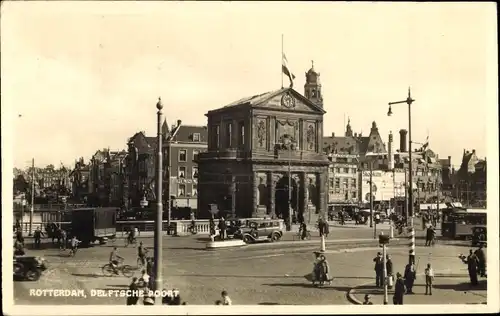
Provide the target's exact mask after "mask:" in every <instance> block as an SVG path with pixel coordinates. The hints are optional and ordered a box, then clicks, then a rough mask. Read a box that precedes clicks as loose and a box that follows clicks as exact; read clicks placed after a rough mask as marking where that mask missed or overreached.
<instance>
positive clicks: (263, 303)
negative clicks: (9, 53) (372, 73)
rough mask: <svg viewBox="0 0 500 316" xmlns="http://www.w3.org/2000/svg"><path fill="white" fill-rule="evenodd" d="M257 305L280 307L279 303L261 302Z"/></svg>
mask: <svg viewBox="0 0 500 316" xmlns="http://www.w3.org/2000/svg"><path fill="white" fill-rule="evenodd" d="M257 305H280V303H271V302H262V303H259V304H257Z"/></svg>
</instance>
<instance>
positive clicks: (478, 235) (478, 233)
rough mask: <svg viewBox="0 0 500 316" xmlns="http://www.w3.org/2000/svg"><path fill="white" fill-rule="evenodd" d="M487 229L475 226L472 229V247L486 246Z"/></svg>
mask: <svg viewBox="0 0 500 316" xmlns="http://www.w3.org/2000/svg"><path fill="white" fill-rule="evenodd" d="M486 237H487V234H486V227H485V226H475V227H473V228H472V247H477V246H479V245H483V246H486V239H487V238H486Z"/></svg>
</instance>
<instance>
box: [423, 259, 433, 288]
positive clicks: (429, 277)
mask: <svg viewBox="0 0 500 316" xmlns="http://www.w3.org/2000/svg"><path fill="white" fill-rule="evenodd" d="M433 281H434V270H433V269H432V267H431V264H430V263H428V264H427V268H425V295H432V282H433Z"/></svg>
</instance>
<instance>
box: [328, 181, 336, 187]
mask: <svg viewBox="0 0 500 316" xmlns="http://www.w3.org/2000/svg"><path fill="white" fill-rule="evenodd" d="M329 182H330V183H329V184H330V189H333V186H334V185H335V182H334V181H333V179H330V181H329Z"/></svg>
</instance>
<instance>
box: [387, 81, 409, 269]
mask: <svg viewBox="0 0 500 316" xmlns="http://www.w3.org/2000/svg"><path fill="white" fill-rule="evenodd" d="M413 102H415V100H414V99H412V98H411V91H410V88H408V97H407V98H406V100H403V101H396V102H389V111H388V112H387V116H391V115H392V105H394V104H401V103H406V104H408V143H409V144H408V158H409V160H410V161H409V163H408V167H409V168H408V169H409V173H408V181H409V182H410V183H409V190H408V199H409V202H408V213H409V216H410V226H411V232H410V233H411V236H412V238H411V239H412V240H411V243H410V254H409V261H410V262H413V263H415V227H414V226H413V161H412V157H411V156H412V148H411V144H412V141H411V105H412V103H413Z"/></svg>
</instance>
